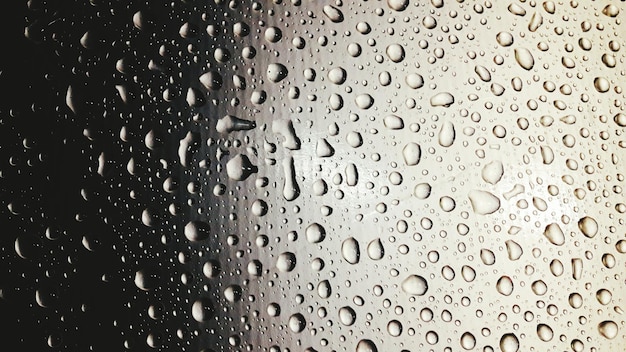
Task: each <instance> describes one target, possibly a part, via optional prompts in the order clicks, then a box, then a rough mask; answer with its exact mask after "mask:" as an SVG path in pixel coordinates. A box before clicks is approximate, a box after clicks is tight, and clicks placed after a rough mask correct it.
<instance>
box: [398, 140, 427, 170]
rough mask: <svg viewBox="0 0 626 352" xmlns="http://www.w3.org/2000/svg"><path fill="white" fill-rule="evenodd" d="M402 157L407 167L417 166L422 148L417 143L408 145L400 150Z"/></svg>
mask: <svg viewBox="0 0 626 352" xmlns="http://www.w3.org/2000/svg"><path fill="white" fill-rule="evenodd" d="M402 157H403V158H404V163H405V164H406V165H407V166H414V165H417V164H418V163H419V162H420V159H421V158H422V148H421V147H420V145H419V144H417V143H413V142H411V143H408V144H407V145H405V146H404V148H402Z"/></svg>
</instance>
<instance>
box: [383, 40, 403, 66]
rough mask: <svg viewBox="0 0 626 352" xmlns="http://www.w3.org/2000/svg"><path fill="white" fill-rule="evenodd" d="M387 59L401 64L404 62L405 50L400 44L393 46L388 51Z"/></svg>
mask: <svg viewBox="0 0 626 352" xmlns="http://www.w3.org/2000/svg"><path fill="white" fill-rule="evenodd" d="M386 53H387V57H389V60H391V61H393V62H401V61H402V60H404V48H403V47H402V45H400V44H391V45H389V46H388V47H387V50H386Z"/></svg>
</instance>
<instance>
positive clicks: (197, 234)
mask: <svg viewBox="0 0 626 352" xmlns="http://www.w3.org/2000/svg"><path fill="white" fill-rule="evenodd" d="M209 232H210V228H209V224H207V223H206V222H204V221H190V222H188V223H187V225H185V231H184V233H185V237H187V239H188V240H189V241H191V242H197V241H203V240H205V239H207V238H209V235H210V233H209Z"/></svg>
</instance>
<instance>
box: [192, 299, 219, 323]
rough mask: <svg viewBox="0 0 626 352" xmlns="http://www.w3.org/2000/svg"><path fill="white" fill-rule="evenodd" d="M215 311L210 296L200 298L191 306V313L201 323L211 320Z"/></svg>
mask: <svg viewBox="0 0 626 352" xmlns="http://www.w3.org/2000/svg"><path fill="white" fill-rule="evenodd" d="M214 313H215V309H214V307H213V302H211V301H210V300H209V299H208V298H200V299H198V300H196V301H195V302H194V303H193V305H192V306H191V315H192V316H193V318H194V319H195V320H196V321H197V322H200V323H201V322H205V321H207V320H209V319H210V318H211V317H212V316H213V314H214Z"/></svg>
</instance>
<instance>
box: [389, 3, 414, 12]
mask: <svg viewBox="0 0 626 352" xmlns="http://www.w3.org/2000/svg"><path fill="white" fill-rule="evenodd" d="M387 6H389V8H390V9H392V10H395V11H404V10H405V9H406V8H407V7H408V6H409V0H387Z"/></svg>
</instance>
